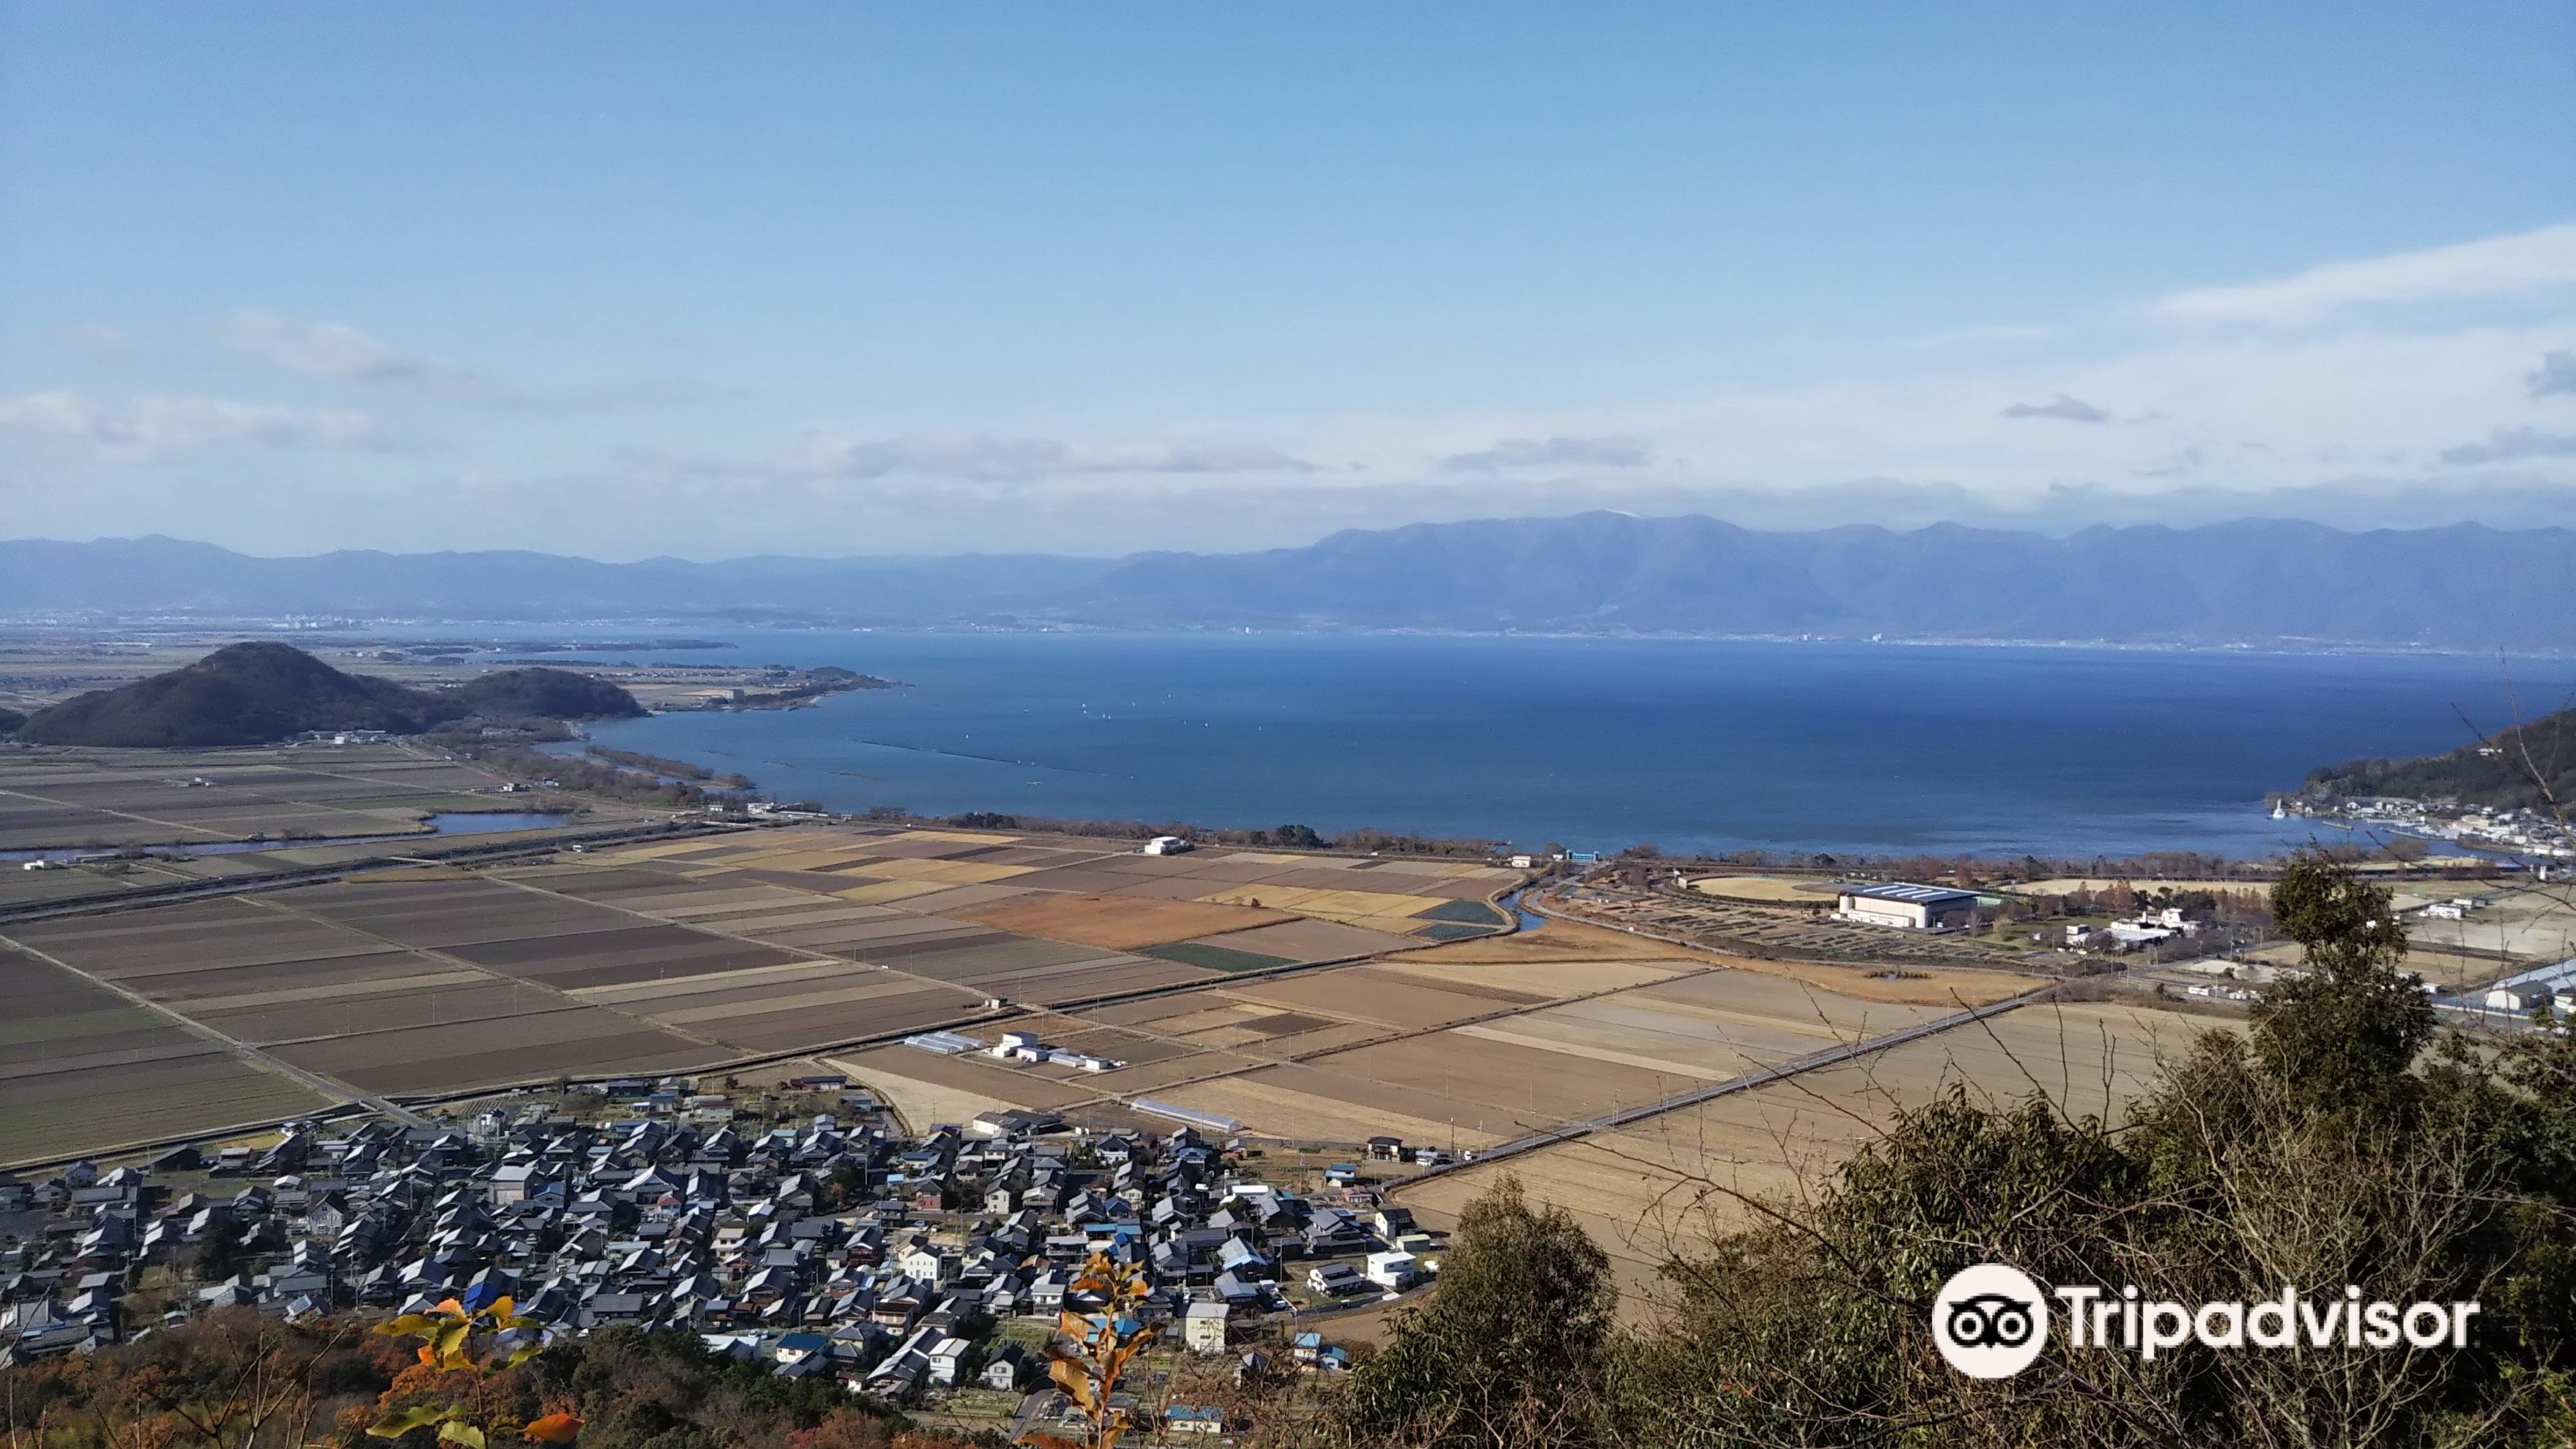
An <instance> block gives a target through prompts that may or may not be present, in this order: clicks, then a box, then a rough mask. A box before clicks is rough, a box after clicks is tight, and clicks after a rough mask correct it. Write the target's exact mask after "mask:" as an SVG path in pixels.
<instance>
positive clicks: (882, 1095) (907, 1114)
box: [823, 1047, 1018, 1132]
mask: <svg viewBox="0 0 2576 1449" xmlns="http://www.w3.org/2000/svg"><path fill="white" fill-rule="evenodd" d="M905 1050H907V1051H908V1050H910V1048H908V1047H907V1048H905ZM823 1064H824V1065H825V1066H828V1067H830V1068H831V1069H832V1070H834V1071H836V1072H847V1073H849V1075H850V1080H851V1081H853V1082H856V1083H858V1084H859V1085H860V1086H863V1087H866V1088H867V1089H868V1090H869V1091H871V1092H874V1093H876V1094H877V1097H878V1098H879V1100H881V1101H883V1102H884V1103H885V1104H886V1105H887V1106H889V1107H892V1108H893V1109H894V1114H895V1115H896V1116H897V1117H899V1118H901V1119H903V1125H904V1127H905V1129H906V1130H907V1131H912V1132H926V1131H928V1130H929V1129H930V1126H931V1124H932V1123H934V1122H961V1123H962V1122H965V1121H967V1120H968V1119H970V1118H972V1117H973V1116H974V1115H975V1114H976V1113H978V1112H999V1111H1005V1110H1007V1109H1009V1108H1011V1107H1013V1106H1016V1105H1018V1104H1016V1103H1012V1102H1005V1101H1003V1100H1002V1099H1001V1098H999V1097H988V1096H985V1095H984V1094H982V1093H980V1092H969V1091H966V1090H965V1089H963V1088H960V1087H951V1086H947V1085H945V1084H943V1083H939V1082H925V1081H923V1080H921V1079H920V1078H918V1077H907V1076H904V1075H902V1074H901V1073H898V1072H893V1071H889V1070H887V1069H886V1062H885V1060H884V1059H883V1058H876V1057H869V1058H858V1057H825V1058H823Z"/></svg>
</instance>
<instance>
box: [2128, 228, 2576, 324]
mask: <svg viewBox="0 0 2576 1449" xmlns="http://www.w3.org/2000/svg"><path fill="white" fill-rule="evenodd" d="M2571 286H2576V222H2561V223H2558V224H2557V225H2554V226H2545V227H2542V228H2540V229H2539V230H2537V231H2526V232H2517V233H2514V234H2512V235H2509V236H2493V237H2482V238H2480V239H2478V240H2476V241H2467V242H2458V243H2455V244H2453V245H2450V246H2440V247H2430V248H2427V249H2425V250H2422V251H2413V252H2400V253H2397V254H2396V255H2394V256H2385V257H2371V258H2367V259H2364V260H2359V261H2345V262H2329V263H2327V264H2325V265H2324V266H2320V267H2312V268H2310V269H2308V270H2307V271H2304V272H2300V273H2298V274H2297V275H2295V276H2288V277H2278V278H2274V279H2272V280H2269V281H2262V282H2245V283H2239V284H2235V285H2231V286H2218V287H2195V288H2191V289H2189V290H2187V291H2181V292H2175V293H2173V294H2171V295H2169V296H2166V297H2164V298H2163V299H2161V300H2160V301H2158V302H2157V303H2156V304H2155V310H2156V311H2157V312H2158V313H2160V314H2162V315H2163V316H2166V317H2169V318H2173V319H2176V320H2179V321H2187V322H2244V323H2257V324H2269V325H2278V326H2294V325H2299V324H2304V323H2309V322H2316V321H2320V320H2322V319H2324V318H2326V317H2328V316H2330V315H2332V314H2333V313H2335V312H2338V311H2341V310H2343V309H2345V308H2348V307H2358V306H2366V305H2371V304H2377V303H2408V302H2458V301H2476V300H2486V299H2512V298H2525V297H2530V296H2533V295H2535V294H2539V293H2544V292H2550V291H2554V290H2557V289H2559V288H2564V287H2571Z"/></svg>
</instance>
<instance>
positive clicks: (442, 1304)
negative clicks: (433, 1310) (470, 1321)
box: [437, 1298, 466, 1318]
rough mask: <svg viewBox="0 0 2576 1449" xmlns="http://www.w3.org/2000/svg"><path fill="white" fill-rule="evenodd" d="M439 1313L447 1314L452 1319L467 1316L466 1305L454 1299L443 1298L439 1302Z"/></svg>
mask: <svg viewBox="0 0 2576 1449" xmlns="http://www.w3.org/2000/svg"><path fill="white" fill-rule="evenodd" d="M437 1311H438V1312H440V1313H444V1314H446V1315H447V1316H448V1317H450V1318H463V1317H465V1316H466V1314H465V1305H464V1304H462V1303H459V1302H457V1301H456V1300H455V1299H453V1298H442V1299H440V1300H438V1309H437Z"/></svg>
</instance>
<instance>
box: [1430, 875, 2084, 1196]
mask: <svg viewBox="0 0 2576 1449" xmlns="http://www.w3.org/2000/svg"><path fill="white" fill-rule="evenodd" d="M1519 904H1520V908H1521V909H1524V910H1530V911H1535V912H1536V913H1537V914H1539V915H1542V916H1546V917H1548V918H1549V919H1551V920H1560V921H1568V922H1571V923H1573V924H1576V925H1584V926H1591V927H1593V928H1594V929H1595V930H1602V929H1607V930H1614V931H1625V932H1626V933H1627V934H1629V935H1632V936H1641V937H1644V938H1646V939H1649V940H1655V941H1663V942H1665V943H1667V944H1669V945H1675V946H1681V947H1684V948H1687V949H1690V950H1696V951H1707V950H1710V949H1711V948H1710V947H1708V946H1706V945H1702V944H1700V943H1698V942H1693V941H1680V940H1674V939H1673V938H1671V937H1668V936H1664V935H1661V934H1659V933H1657V932H1654V931H1646V930H1640V929H1638V928H1637V927H1634V926H1620V925H1611V924H1608V923H1606V922H1601V921H1595V920H1590V919H1588V918H1586V917H1583V916H1579V915H1576V914H1574V913H1573V912H1571V911H1560V910H1557V909H1555V908H1554V907H1552V906H1551V905H1550V904H1549V903H1548V901H1547V900H1546V893H1545V892H1544V891H1536V890H1534V891H1530V892H1528V893H1526V894H1524V895H1523V896H1521V897H1520V901H1519ZM2064 984H2065V983H2063V982H2061V981H2057V980H2047V981H2044V982H2043V984H2041V985H2039V986H2036V987H2033V988H2032V989H2031V990H2028V991H2025V992H2023V993H2021V994H2020V995H2019V996H2008V997H2005V998H2004V999H2003V1000H2001V1001H1990V1002H1987V1003H1986V1004H1985V1005H1983V1006H1971V1007H1967V1008H1965V1009H1963V1010H1960V1011H1955V1012H1952V1013H1951V1014H1949V1015H1948V1016H1940V1017H1934V1018H1933V1019H1932V1020H1930V1021H1925V1022H1917V1023H1916V1024H1914V1025H1913V1026H1909V1027H1904V1028H1902V1029H1900V1030H1897V1031H1892V1032H1889V1033H1888V1034H1887V1035H1885V1036H1874V1037H1865V1038H1863V1039H1861V1040H1858V1041H1849V1042H1843V1043H1841V1044H1839V1045H1836V1046H1830V1047H1826V1048H1824V1049H1822V1050H1820V1051H1813V1052H1809V1053H1808V1054H1806V1055H1805V1056H1802V1057H1794V1058H1792V1059H1790V1060H1788V1061H1785V1062H1781V1063H1778V1064H1777V1065H1774V1066H1768V1067H1764V1068H1763V1069H1762V1070H1760V1071H1758V1072H1747V1073H1746V1074H1744V1075H1743V1076H1740V1077H1729V1078H1727V1079H1726V1080H1725V1081H1722V1082H1710V1083H1707V1084H1706V1085H1704V1086H1699V1087H1694V1088H1692V1089H1691V1090H1689V1091H1687V1092H1681V1093H1677V1094H1675V1095H1673V1096H1670V1097H1665V1098H1662V1099H1660V1100H1657V1101H1653V1102H1646V1103H1641V1104H1639V1105H1637V1106H1634V1107H1626V1108H1621V1109H1619V1110H1616V1111H1612V1112H1605V1113H1603V1114H1601V1115H1600V1116H1597V1117H1587V1118H1585V1119H1583V1120H1582V1121H1579V1122H1567V1123H1563V1124H1560V1125H1558V1126H1555V1127H1550V1128H1546V1129H1544V1130H1542V1131H1538V1132H1532V1133H1530V1134H1529V1135H1527V1136H1524V1137H1516V1138H1513V1139H1512V1140H1511V1141H1508V1142H1502V1143H1497V1144H1496V1145H1494V1146H1492V1147H1489V1148H1483V1149H1480V1150H1479V1151H1478V1152H1477V1153H1476V1159H1475V1161H1473V1162H1466V1161H1459V1162H1444V1163H1441V1164H1439V1165H1437V1166H1434V1167H1427V1168H1424V1169H1423V1170H1422V1171H1420V1172H1416V1173H1411V1174H1409V1175H1407V1176H1404V1177H1399V1178H1395V1179H1393V1180H1391V1181H1389V1182H1388V1183H1387V1184H1386V1186H1387V1188H1388V1189H1389V1190H1400V1189H1403V1188H1406V1187H1410V1186H1412V1185H1413V1184H1415V1183H1418V1182H1427V1181H1429V1180H1430V1179H1432V1178H1435V1177H1445V1176H1447V1175H1448V1174H1450V1173H1453V1172H1459V1171H1463V1170H1465V1169H1467V1168H1471V1167H1483V1166H1484V1165H1486V1164H1487V1163H1491V1162H1499V1161H1503V1160H1506V1159H1509V1158H1513V1157H1519V1156H1521V1155H1523V1154H1525V1153H1530V1152H1536V1151H1538V1150H1539V1149H1541V1148H1544V1147H1554V1146H1557V1145H1558V1144H1560V1143H1565V1142H1576V1141H1580V1140H1582V1139H1583V1138H1586V1137H1589V1136H1592V1135H1593V1134H1594V1133H1597V1132H1613V1131H1616V1130H1618V1129H1619V1128H1622V1127H1626V1126H1629V1125H1630V1124H1632V1123H1637V1122H1642V1121H1645V1120H1646V1119H1648V1118H1650V1117H1660V1116H1662V1115H1663V1114H1665V1113H1667V1112H1674V1111H1679V1110H1680V1109H1682V1108H1684V1107H1695V1106H1697V1105H1699V1104H1700V1103H1702V1102H1711V1101H1715V1100H1716V1099H1718V1098H1720V1097H1731V1096H1733V1095H1735V1094H1736V1093H1738V1092H1749V1091H1752V1090H1753V1089H1755V1088H1756V1087H1767V1086H1770V1085H1771V1084H1772V1083H1774V1082H1784V1081H1787V1080H1788V1079H1790V1078H1791V1077H1795V1076H1798V1075H1801V1074H1803V1073H1806V1072H1812V1071H1815V1070H1818V1069H1819V1068H1823V1067H1831V1066H1838V1065H1840V1064H1842V1063H1844V1062H1850V1061H1857V1060H1859V1059H1860V1058H1862V1057H1866V1056H1874V1055H1876V1054H1877V1053H1879V1052H1883V1051H1886V1050H1888V1049H1890V1048H1892V1047H1900V1046H1903V1045H1905V1044H1906V1043H1908V1042H1916V1041H1921V1040H1922V1039H1924V1038H1925V1037H1928V1036H1937V1035H1939V1034H1940V1033H1942V1032H1945V1031H1950V1030H1953V1029H1955V1028H1957V1027H1962V1026H1967V1025H1969V1024H1970V1023H1973V1022H1979V1021H1984V1020H1986V1019H1987V1018H1989V1017H1995V1016H2001V1015H2003V1014H2004V1013H2005V1012H2007V1011H2017V1010H2019V1009H2021V1008H2022V1007H2025V1006H2028V1005H2030V1004H2031V1003H2033V1002H2036V1001H2043V1000H2046V999H2047V998H2048V997H2050V996H2052V995H2054V994H2055V993H2056V992H2057V991H2058V990H2059V989H2060V988H2061V987H2062V986H2063V985H2064Z"/></svg>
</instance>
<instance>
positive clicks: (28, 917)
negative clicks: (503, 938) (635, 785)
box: [0, 820, 744, 925]
mask: <svg viewBox="0 0 2576 1449" xmlns="http://www.w3.org/2000/svg"><path fill="white" fill-rule="evenodd" d="M743 828H744V827H742V826H738V825H731V824H725V823H720V822H715V821H701V820H669V821H653V822H650V823H647V824H642V825H619V826H612V827H609V828H606V829H599V830H588V831H582V830H573V831H567V832H565V833H563V834H560V835H549V836H547V837H545V838H544V839H542V840H515V841H503V842H499V843H496V844H489V845H465V846H452V847H449V848H447V849H444V850H422V849H418V848H407V849H401V850H393V851H388V852H386V853H385V854H382V855H369V856H362V857H360V858H358V859H355V860H344V861H335V862H332V863H331V864H328V865H303V866H294V867H290V868H288V869H286V870H273V871H268V872H265V873H263V874H260V875H247V876H215V877H211V878H208V879H205V880H188V881H173V882H171V883H169V884H167V885H151V886H137V887H135V888H134V889H132V890H128V891H118V892H115V893H112V894H108V895H97V896H77V897H74V898H72V899H70V900H63V901H40V902H33V903H30V904H27V905H19V906H0V925H18V924H21V923H24V922H27V921H50V920H55V919H58V918H60V917H64V916H96V915H105V914H107V913H108V912H111V911H122V910H131V909H133V908H134V907H137V906H153V905H165V904H167V903H169V902H171V901H193V900H203V899H206V898H207V897H210V896H238V895H255V894H258V893H260V892H263V891H275V890H285V889H287V888H289V887H291V886H303V885H318V884H321V883H323V882H326V881H335V880H339V879H341V878H342V877H344V876H350V875H355V874H358V873H360V872H362V871H370V870H384V869H386V868H388V867H398V866H406V865H496V864H500V863H503V862H506V861H509V860H511V859H514V858H516V857H518V856H523V855H549V854H552V853H554V852H556V851H560V850H564V849H566V848H568V847H571V846H575V845H579V846H582V847H585V848H588V847H591V846H599V845H623V844H627V843H629V842H632V841H638V840H664V839H677V838H679V837H682V836H689V835H708V834H719V833H726V832H730V831H736V830H740V829H743ZM416 838H417V839H418V840H420V841H421V842H423V843H424V844H427V843H431V842H435V841H438V840H442V839H455V838H456V837H454V836H438V835H432V834H426V833H424V834H422V835H420V836H418V837H416ZM295 844H296V845H298V846H309V847H311V848H314V849H321V848H324V847H327V846H329V845H330V844H331V842H330V841H328V840H314V841H299V842H295Z"/></svg>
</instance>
